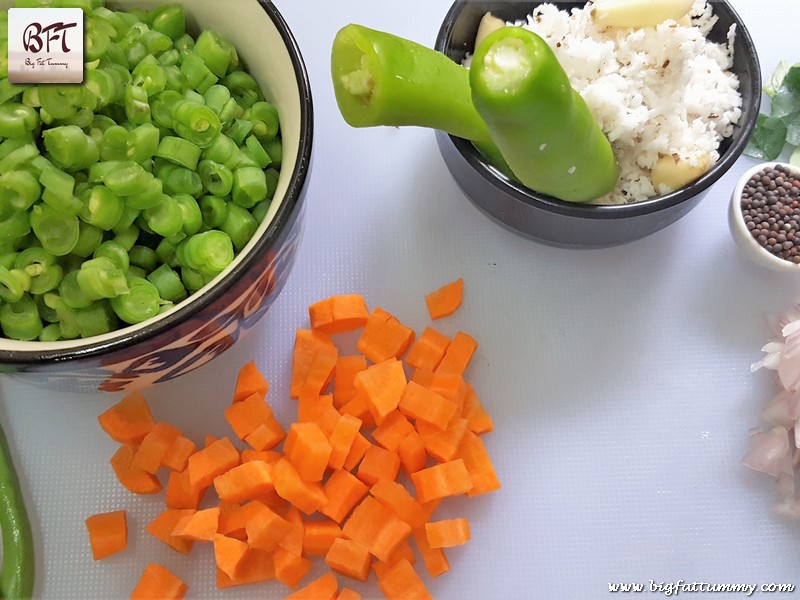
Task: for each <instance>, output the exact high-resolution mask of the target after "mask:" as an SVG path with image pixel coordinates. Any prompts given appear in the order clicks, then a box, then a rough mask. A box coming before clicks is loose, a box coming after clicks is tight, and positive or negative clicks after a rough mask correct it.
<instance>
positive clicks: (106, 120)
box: [87, 115, 117, 160]
mask: <svg viewBox="0 0 800 600" xmlns="http://www.w3.org/2000/svg"><path fill="white" fill-rule="evenodd" d="M116 124H117V123H116V122H115V121H114V119H112V118H111V117H107V116H105V115H95V116H94V118H93V119H92V122H91V123H90V124H89V127H88V129H89V131H87V133H88V134H89V136H90V137H91V138H92V139H93V140H94V141H95V143H96V144H97V148H98V150H100V142H102V141H103V135H104V134H105V132H106V131H108V130H109V128H111V127H114V126H116ZM101 160H102V150H101Z"/></svg>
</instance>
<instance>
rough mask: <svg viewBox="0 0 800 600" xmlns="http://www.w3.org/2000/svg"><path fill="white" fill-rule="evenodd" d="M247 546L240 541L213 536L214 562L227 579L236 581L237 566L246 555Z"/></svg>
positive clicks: (219, 535) (218, 535) (220, 535)
mask: <svg viewBox="0 0 800 600" xmlns="http://www.w3.org/2000/svg"><path fill="white" fill-rule="evenodd" d="M247 550H248V545H247V543H246V542H243V541H242V540H237V539H236V538H232V537H227V536H224V535H222V534H221V533H218V534H216V535H215V536H214V562H215V563H216V565H217V568H218V569H219V570H220V571H222V572H223V573H225V575H227V576H228V577H230V578H231V579H233V580H236V578H237V575H238V569H239V566H240V565H241V564H242V560H243V559H244V557H245V554H246V553H247Z"/></svg>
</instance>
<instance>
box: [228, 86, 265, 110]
mask: <svg viewBox="0 0 800 600" xmlns="http://www.w3.org/2000/svg"><path fill="white" fill-rule="evenodd" d="M234 98H235V99H236V104H238V105H239V107H240V108H241V109H242V110H247V109H249V108H250V107H251V106H253V104H255V103H256V102H258V101H259V100H260V99H261V95H260V94H258V93H257V92H254V91H252V90H245V91H244V92H242V95H241V96H234Z"/></svg>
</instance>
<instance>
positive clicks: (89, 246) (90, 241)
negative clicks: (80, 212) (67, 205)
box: [70, 221, 103, 268]
mask: <svg viewBox="0 0 800 600" xmlns="http://www.w3.org/2000/svg"><path fill="white" fill-rule="evenodd" d="M102 243H103V230H102V229H100V228H99V227H95V226H94V225H90V224H89V223H86V222H85V221H80V222H79V231H78V242H77V243H76V244H75V247H74V248H73V249H72V252H70V254H71V255H73V256H77V257H79V258H86V257H87V256H91V255H92V253H93V252H94V251H95V250H96V249H97V247H98V246H99V245H100V244H102ZM79 267H80V264H78V268H79Z"/></svg>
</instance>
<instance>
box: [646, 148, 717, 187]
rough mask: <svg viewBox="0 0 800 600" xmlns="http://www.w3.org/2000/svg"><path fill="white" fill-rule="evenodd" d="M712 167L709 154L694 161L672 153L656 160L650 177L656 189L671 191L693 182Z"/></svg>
mask: <svg viewBox="0 0 800 600" xmlns="http://www.w3.org/2000/svg"><path fill="white" fill-rule="evenodd" d="M693 163H694V164H693ZM710 167H711V160H710V159H709V156H708V155H707V154H703V155H702V156H699V157H697V159H696V160H694V161H692V160H689V159H688V158H680V157H679V156H677V155H674V154H670V155H667V156H662V157H661V158H659V159H658V160H657V161H656V164H655V165H653V169H652V171H651V172H650V178H651V179H652V181H653V186H654V187H655V188H656V190H658V191H660V192H662V193H663V192H664V191H670V192H671V191H674V190H678V189H680V188H682V187H683V186H685V185H686V184H689V183H691V182H692V181H694V180H695V179H697V178H698V177H700V176H701V175H702V174H703V173H705V172H706V171H708V169H709V168H710Z"/></svg>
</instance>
